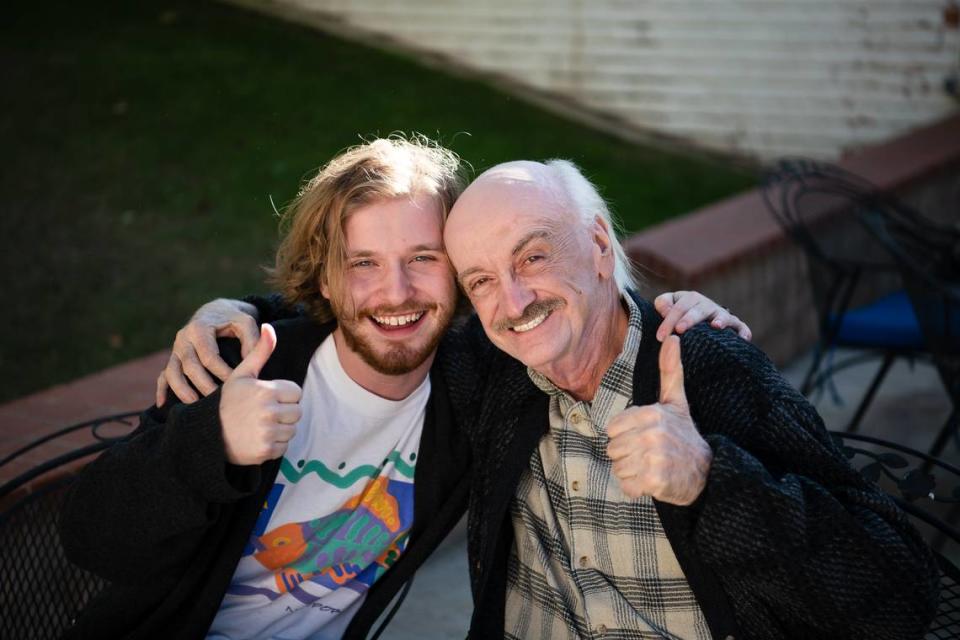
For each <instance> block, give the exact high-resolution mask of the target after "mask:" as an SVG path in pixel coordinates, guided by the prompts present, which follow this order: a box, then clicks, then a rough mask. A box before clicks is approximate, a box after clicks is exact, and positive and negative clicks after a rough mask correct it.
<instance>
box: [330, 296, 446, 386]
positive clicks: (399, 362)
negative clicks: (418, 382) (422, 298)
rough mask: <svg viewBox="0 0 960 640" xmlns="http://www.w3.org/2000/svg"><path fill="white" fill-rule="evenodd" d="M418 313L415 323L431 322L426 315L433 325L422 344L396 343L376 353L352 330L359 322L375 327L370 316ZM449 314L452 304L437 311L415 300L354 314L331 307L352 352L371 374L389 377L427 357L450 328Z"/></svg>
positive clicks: (400, 372)
mask: <svg viewBox="0 0 960 640" xmlns="http://www.w3.org/2000/svg"><path fill="white" fill-rule="evenodd" d="M438 310H439V311H438ZM420 311H423V312H424V316H423V318H421V319H420V320H418V321H417V322H429V321H431V317H430V316H432V315H435V322H436V326H435V328H434V331H433V332H432V333H431V334H430V335H429V337H428V339H427V340H426V341H425V342H421V345H419V346H411V345H409V344H406V343H403V342H397V343H394V344H388V346H387V347H386V348H380V349H379V350H378V349H377V348H375V347H374V344H373V341H371V340H370V339H368V337H367V336H366V335H364V334H362V333H361V332H359V331H357V330H356V329H357V327H359V326H361V323H364V322H368V323H371V324H376V321H375V320H373V318H372V316H374V315H377V316H392V315H403V314H408V313H417V312H420ZM453 313H454V305H447V306H445V307H443V308H440V307H439V306H438V305H437V304H436V303H425V302H419V301H412V302H410V303H408V304H405V305H403V306H402V307H396V308H388V307H377V308H375V309H369V308H367V309H361V310H360V311H359V312H357V313H356V314H355V315H354V314H346V313H344V310H343V309H338V308H336V306H335V307H334V315H336V317H337V323H338V326H339V329H340V332H341V333H342V334H343V338H344V341H345V342H346V343H347V346H348V347H349V348H350V349H352V350H353V351H355V352H356V353H357V355H359V356H360V358H361V359H362V360H363V361H364V362H366V363H367V364H368V365H370V367H372V368H373V369H374V370H375V371H378V372H379V373H382V374H385V375H391V376H396V375H402V374H405V373H410V372H411V371H413V370H414V369H416V368H417V367H419V366H420V365H421V364H423V362H424V361H425V360H426V359H427V358H428V357H430V355H431V354H432V353H433V352H434V351H435V350H436V348H437V345H438V344H439V343H440V339H441V338H442V337H443V334H444V333H445V332H446V331H447V329H448V328H449V327H450V323H451V321H452V320H453ZM371 330H373V331H376V330H377V329H376V327H371ZM421 340H422V338H420V337H418V341H421ZM381 342H385V341H381Z"/></svg>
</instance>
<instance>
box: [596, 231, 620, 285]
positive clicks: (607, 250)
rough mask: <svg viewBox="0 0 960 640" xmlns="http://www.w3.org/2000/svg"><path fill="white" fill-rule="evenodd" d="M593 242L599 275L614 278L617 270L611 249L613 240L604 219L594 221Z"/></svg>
mask: <svg viewBox="0 0 960 640" xmlns="http://www.w3.org/2000/svg"><path fill="white" fill-rule="evenodd" d="M592 240H593V245H594V247H593V249H594V261H595V262H596V268H597V273H598V274H599V275H600V277H602V278H605V279H609V278H612V277H613V272H614V270H615V269H616V260H615V259H614V256H613V250H612V247H611V242H613V239H612V236H611V235H610V229H609V228H608V227H607V223H606V222H605V221H604V220H603V218H600V217H596V218H594V219H593V238H592Z"/></svg>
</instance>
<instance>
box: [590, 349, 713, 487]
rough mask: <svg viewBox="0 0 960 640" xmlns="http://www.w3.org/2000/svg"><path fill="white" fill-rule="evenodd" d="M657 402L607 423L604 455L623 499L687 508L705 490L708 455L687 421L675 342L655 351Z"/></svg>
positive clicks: (702, 441) (688, 415)
mask: <svg viewBox="0 0 960 640" xmlns="http://www.w3.org/2000/svg"><path fill="white" fill-rule="evenodd" d="M659 400H660V401H659V402H657V403H656V404H650V405H646V406H643V407H629V408H627V409H626V410H625V411H624V412H623V413H621V414H620V415H618V416H615V417H614V418H613V419H612V420H610V422H609V423H608V424H607V435H608V436H609V438H610V444H609V445H607V454H608V455H609V456H610V459H611V460H612V461H613V474H614V475H615V476H616V477H617V480H618V481H619V482H620V488H621V489H623V492H624V493H625V494H626V495H628V496H630V497H631V498H639V497H641V496H652V497H653V498H656V499H657V500H660V501H661V502H669V503H671V504H679V505H687V504H690V503H692V502H693V501H694V500H696V499H697V497H698V496H699V495H700V493H701V492H702V491H703V488H704V487H705V486H706V484H707V475H708V474H709V472H710V462H711V460H712V459H713V454H712V452H711V450H710V446H709V445H708V444H707V443H706V441H704V439H703V438H701V437H700V433H699V432H698V431H697V427H696V426H695V425H694V424H693V420H692V419H691V418H690V407H689V405H688V404H687V394H686V391H685V390H684V387H683V364H682V362H681V361H680V339H679V338H678V337H677V336H670V337H669V338H667V339H666V340H664V343H663V345H662V346H661V347H660V398H659Z"/></svg>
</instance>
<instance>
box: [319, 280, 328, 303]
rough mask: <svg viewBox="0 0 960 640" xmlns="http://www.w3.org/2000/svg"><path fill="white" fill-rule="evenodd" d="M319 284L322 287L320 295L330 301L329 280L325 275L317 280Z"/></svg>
mask: <svg viewBox="0 0 960 640" xmlns="http://www.w3.org/2000/svg"><path fill="white" fill-rule="evenodd" d="M317 282H318V284H319V285H320V295H322V296H323V297H324V298H326V299H327V300H329V299H330V286H329V285H328V284H327V278H326V276H324V275H321V276H320V277H319V278H317Z"/></svg>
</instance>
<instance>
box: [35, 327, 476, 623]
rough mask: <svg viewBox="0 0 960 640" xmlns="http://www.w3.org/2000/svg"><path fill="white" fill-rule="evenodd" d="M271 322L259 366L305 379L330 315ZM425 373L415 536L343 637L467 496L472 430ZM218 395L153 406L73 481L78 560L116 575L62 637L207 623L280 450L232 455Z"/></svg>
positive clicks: (412, 564)
mask: <svg viewBox="0 0 960 640" xmlns="http://www.w3.org/2000/svg"><path fill="white" fill-rule="evenodd" d="M274 326H275V328H276V331H277V338H278V342H277V348H276V350H275V351H274V353H273V355H272V356H271V358H270V360H269V361H268V362H267V364H266V365H265V366H264V368H263V370H262V372H261V375H260V377H261V378H262V379H278V378H282V379H286V380H293V381H294V382H296V383H298V384H302V383H303V380H304V378H305V376H306V371H307V367H308V365H309V362H310V358H311V357H312V356H313V353H314V351H315V350H316V349H317V347H319V346H320V343H321V342H322V341H323V339H324V338H325V337H326V336H327V335H328V334H329V333H330V331H331V330H332V329H333V325H326V326H324V327H319V326H317V325H315V324H314V323H312V322H310V321H308V320H306V319H303V318H300V319H292V320H284V321H280V322H277V323H275V325H274ZM221 351H222V352H223V355H224V357H225V358H226V359H227V361H228V362H231V363H233V364H236V363H237V362H239V359H240V356H239V348H238V345H237V343H236V341H221ZM430 378H431V394H430V399H429V401H428V404H427V413H426V417H425V419H424V425H423V431H422V435H421V437H420V448H419V451H418V455H417V467H416V472H415V473H416V475H415V478H414V521H413V525H412V527H411V530H410V538H409V543H408V545H407V548H406V550H405V551H404V553H403V555H402V556H401V557H400V559H399V560H398V561H397V562H396V563H395V564H394V565H393V566H392V567H391V568H390V570H389V571H387V572H386V573H385V574H384V575H383V576H382V577H381V578H380V579H379V580H378V581H377V582H376V583H375V584H374V585H373V587H372V588H371V589H370V590H369V591H368V592H367V597H366V599H365V601H364V603H363V605H361V607H360V609H359V611H358V612H357V614H356V615H355V616H354V618H353V620H352V621H351V624H350V626H349V628H348V629H347V632H346V634H345V637H346V638H364V637H366V635H367V633H368V631H369V629H370V627H371V626H372V624H373V623H374V622H375V621H376V619H377V617H378V616H379V615H380V613H381V612H383V611H384V610H385V609H386V607H387V606H388V605H389V603H390V601H391V599H392V598H393V597H394V595H395V594H396V593H397V592H398V590H399V589H400V587H401V586H402V585H403V584H404V583H405V582H406V581H407V580H408V579H409V577H410V576H411V575H413V573H414V572H415V571H416V569H417V568H418V567H419V566H420V565H421V564H423V561H424V560H425V559H426V558H427V556H428V555H429V554H430V553H431V552H432V551H433V550H434V549H435V548H436V547H437V545H438V544H439V543H440V542H441V541H442V540H443V538H444V536H446V534H447V533H448V532H449V531H450V529H451V528H452V527H453V526H454V525H455V524H456V523H457V521H458V520H459V518H460V517H461V516H462V515H463V511H464V509H465V507H466V498H467V489H468V485H467V476H466V474H467V470H468V468H469V467H468V458H467V448H466V442H465V440H464V439H463V438H462V437H461V436H460V431H459V430H458V429H457V428H456V426H455V425H454V424H453V422H452V413H451V410H450V407H449V402H448V396H447V393H446V390H445V383H444V379H443V374H442V372H441V371H440V369H439V366H438V365H435V366H434V368H433V369H432V370H431V373H430ZM219 403H220V393H219V391H217V392H216V393H214V394H212V395H211V396H209V397H207V398H204V399H203V400H200V401H199V402H196V403H193V404H191V405H182V404H173V405H172V406H169V407H168V406H165V408H164V409H163V410H158V409H156V408H151V409H149V410H147V411H146V412H145V413H144V414H143V417H142V419H141V424H140V426H139V427H138V428H137V430H136V432H135V433H133V434H132V435H131V436H130V437H129V438H127V439H126V440H125V441H123V442H121V443H119V444H117V445H115V446H114V447H113V448H111V449H110V450H109V451H107V452H106V453H104V454H103V455H102V456H101V457H100V458H98V459H97V460H96V461H94V462H93V463H91V464H90V465H89V466H88V468H87V469H86V470H85V471H84V473H83V474H82V475H81V477H80V478H79V480H78V481H77V483H76V485H75V487H74V488H73V489H72V492H71V495H70V496H69V497H68V499H67V501H66V507H65V510H64V512H63V514H62V516H61V521H60V530H61V540H62V542H63V547H64V549H65V551H66V553H67V557H68V558H69V559H70V560H71V561H72V562H74V563H76V564H78V565H79V566H81V567H84V568H86V569H89V570H90V571H93V572H94V573H96V574H98V575H100V576H102V577H104V578H106V579H107V580H109V581H110V582H111V585H110V586H109V587H108V588H107V589H106V590H105V591H104V592H103V593H101V594H100V595H99V596H98V597H96V598H95V599H94V600H93V601H92V602H91V603H90V604H89V605H88V606H87V608H86V609H85V610H84V611H83V613H82V615H81V616H80V617H79V619H78V621H77V623H76V625H75V626H74V627H73V628H72V629H71V630H70V631H68V632H67V636H66V637H69V638H91V639H92V638H96V639H98V640H99V639H102V638H164V639H169V638H177V639H178V640H179V639H181V638H183V639H189V638H203V637H204V636H205V635H206V633H207V630H208V629H209V627H210V624H211V623H212V621H213V618H214V616H215V615H216V613H217V610H218V609H219V607H220V602H221V600H222V599H223V594H224V592H225V591H226V588H227V586H228V584H229V582H230V579H231V578H232V576H233V572H234V570H235V569H236V566H237V562H238V561H239V559H240V555H241V553H242V551H243V548H244V546H245V545H246V544H247V541H248V539H249V536H250V532H251V531H252V529H253V527H254V524H255V522H256V519H257V516H258V515H259V513H260V509H261V506H262V505H263V503H264V498H265V496H266V493H267V491H268V490H269V489H270V487H271V486H272V485H273V482H274V479H275V477H276V474H277V470H278V468H279V461H270V462H267V463H264V464H263V465H259V466H248V467H239V466H234V465H231V464H229V463H228V462H227V461H226V459H225V454H224V446H223V439H222V435H221V425H220V419H219ZM171 404H172V403H170V402H168V405H171ZM51 578H52V579H54V580H55V579H56V577H55V576H52V577H51Z"/></svg>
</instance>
